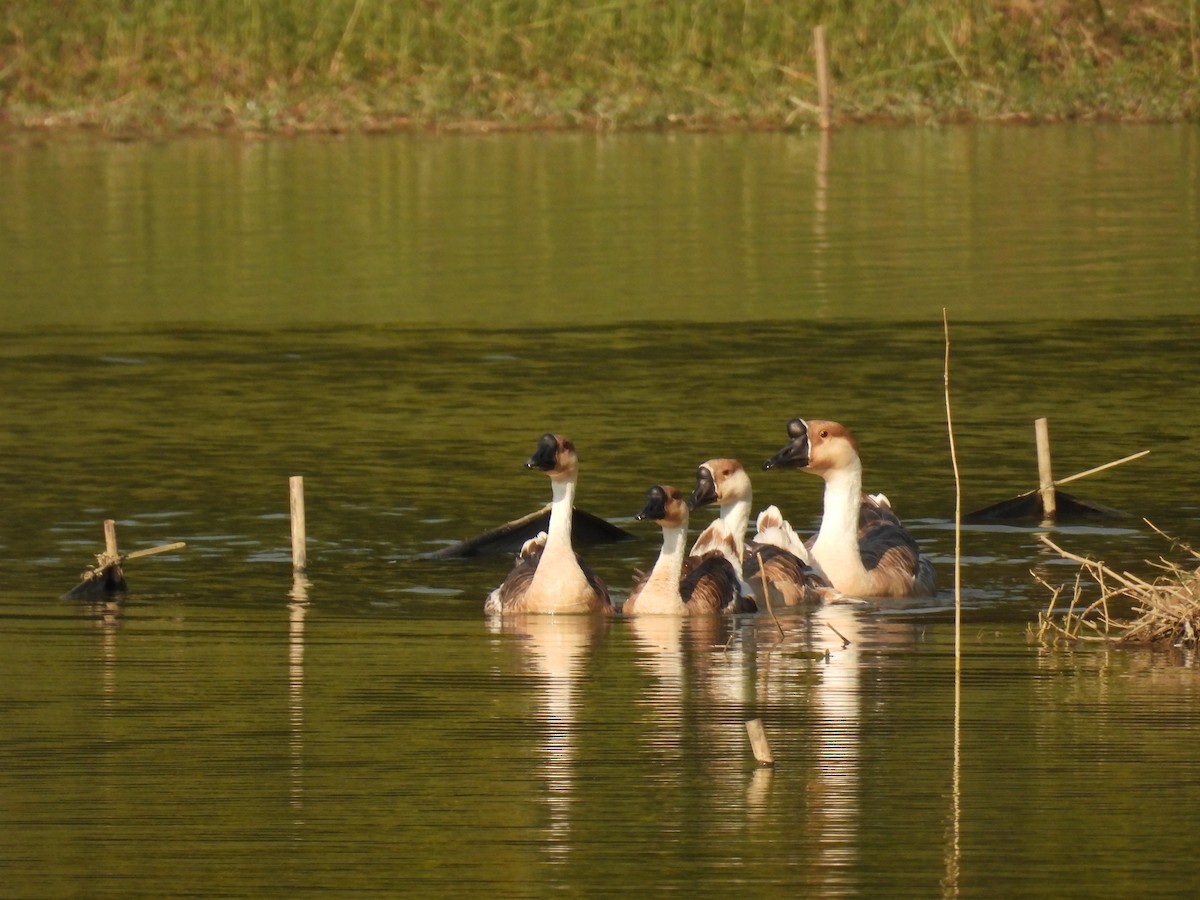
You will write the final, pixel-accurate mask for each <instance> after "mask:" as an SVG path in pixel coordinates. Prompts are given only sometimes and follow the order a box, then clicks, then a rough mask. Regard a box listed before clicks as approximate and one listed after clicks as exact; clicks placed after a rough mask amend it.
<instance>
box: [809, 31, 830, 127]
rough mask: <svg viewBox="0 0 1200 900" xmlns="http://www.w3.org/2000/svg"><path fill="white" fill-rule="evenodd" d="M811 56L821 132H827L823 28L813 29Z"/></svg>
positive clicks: (826, 83) (827, 63) (826, 84)
mask: <svg viewBox="0 0 1200 900" xmlns="http://www.w3.org/2000/svg"><path fill="white" fill-rule="evenodd" d="M813 54H814V56H815V57H816V63H817V107H818V108H819V110H820V115H821V130H822V131H828V130H829V124H830V117H829V54H828V53H826V51H825V26H824V25H818V26H817V27H816V28H814V29H813Z"/></svg>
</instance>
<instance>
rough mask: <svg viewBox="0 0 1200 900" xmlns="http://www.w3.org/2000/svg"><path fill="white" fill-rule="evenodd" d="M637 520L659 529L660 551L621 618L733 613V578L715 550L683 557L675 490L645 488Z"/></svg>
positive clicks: (684, 511) (683, 522)
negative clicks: (646, 489) (645, 521)
mask: <svg viewBox="0 0 1200 900" xmlns="http://www.w3.org/2000/svg"><path fill="white" fill-rule="evenodd" d="M637 517H638V519H640V520H645V519H653V520H654V521H656V522H657V523H658V524H659V525H660V526H661V527H662V533H663V542H662V550H661V551H660V552H659V555H658V559H657V560H655V563H654V568H652V569H651V570H650V572H649V573H648V574H647V575H644V576H642V577H641V578H640V579H639V580H638V581H637V583H636V584H634V586H633V590H631V591H630V592H629V599H628V600H626V601H625V605H624V606H623V607H622V612H623V613H625V614H628V615H648V614H658V615H677V616H689V615H692V616H694V615H702V614H705V613H719V612H722V611H725V610H735V609H736V608H737V601H738V597H739V591H738V577H737V573H736V572H735V571H734V568H733V565H732V564H731V563H730V562H729V560H728V559H727V558H726V557H725V555H724V554H723V553H722V552H721V551H719V550H712V551H710V552H708V553H705V554H704V555H702V556H689V555H688V554H687V527H688V505H687V502H686V501H685V500H684V498H683V495H682V494H681V493H680V492H679V491H678V490H677V489H675V488H673V487H671V486H669V485H655V486H654V487H652V488H650V490H648V491H647V492H646V505H645V506H644V507H643V508H642V511H641V512H640V513H638V516H637Z"/></svg>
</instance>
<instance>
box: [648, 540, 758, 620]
mask: <svg viewBox="0 0 1200 900" xmlns="http://www.w3.org/2000/svg"><path fill="white" fill-rule="evenodd" d="M738 587H739V586H738V577H737V572H736V571H735V570H734V568H733V564H732V563H730V562H729V560H728V559H726V557H725V554H724V553H722V552H721V551H720V550H713V551H710V552H709V553H706V554H704V555H703V556H689V557H688V558H687V559H685V560H684V563H683V572H682V573H681V575H680V579H679V595H680V596H681V597H682V598H683V602H684V603H686V604H687V606H688V612H689V613H690V614H692V615H696V614H699V613H713V612H723V611H724V612H755V611H756V610H757V607H756V606H755V605H754V601H753V600H750V599H749V598H746V597H742V596H741V592H740V591H739V590H738ZM631 596H632V595H631ZM746 604H749V607H748V608H747V606H746Z"/></svg>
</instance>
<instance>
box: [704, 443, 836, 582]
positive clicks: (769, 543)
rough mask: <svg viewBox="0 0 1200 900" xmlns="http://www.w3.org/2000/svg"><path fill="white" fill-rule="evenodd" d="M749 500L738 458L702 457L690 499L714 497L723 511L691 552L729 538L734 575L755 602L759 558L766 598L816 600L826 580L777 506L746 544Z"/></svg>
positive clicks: (747, 481) (751, 494)
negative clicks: (752, 540) (749, 543)
mask: <svg viewBox="0 0 1200 900" xmlns="http://www.w3.org/2000/svg"><path fill="white" fill-rule="evenodd" d="M753 500H754V491H753V489H752V488H751V486H750V476H749V475H748V474H747V473H746V469H745V467H744V466H743V465H742V464H741V463H740V462H738V461H737V460H736V459H710V460H708V461H707V462H703V463H701V464H700V466H699V467H698V468H697V469H696V488H695V490H694V491H692V496H691V497H690V498H689V500H688V504H689V505H690V506H691V507H692V508H693V509H695V508H698V507H701V506H707V505H708V504H710V503H718V504H720V507H721V515H720V517H719V518H718V519H717V520H716V521H714V522H713V523H712V525H710V526H709V527H708V528H706V529H705V530H704V531H703V532H702V533H701V534H700V537H699V538H697V539H696V544H695V546H694V547H693V548H692V553H693V554H694V553H697V552H704V551H706V550H708V549H709V548H710V547H712V546H714V545H716V544H717V543H719V542H720V541H722V540H726V539H729V540H731V542H732V544H733V551H732V555H733V558H734V560H736V563H735V565H736V568H737V570H738V575H739V576H740V577H741V579H742V584H743V586H744V588H745V587H748V588H749V590H750V593H751V594H752V595H753V597H754V599H755V601H757V603H759V604H761V603H762V602H763V601H764V595H763V581H762V576H761V574H760V572H759V565H760V562H761V565H762V568H763V569H764V570H765V571H766V575H767V584H768V585H769V586H770V589H771V594H770V599H772V600H779V601H781V602H783V603H784V604H785V605H787V606H796V605H798V604H801V603H814V602H819V601H820V600H821V599H822V598H823V596H824V592H825V591H827V590H828V587H829V586H828V584H826V582H825V581H824V580H823V579H822V578H821V576H820V575H819V574H818V573H817V572H816V571H814V570H813V568H812V567H811V566H810V565H809V556H808V551H807V549H806V548H805V547H804V544H803V543H801V541H800V539H799V538H798V537H797V536H796V532H795V531H794V530H793V529H792V527H791V525H788V523H787V522H786V520H784V518H783V516H782V515H781V514H780V512H779V510H778V509H777V508H776V507H774V506H772V507H768V509H766V510H764V511H763V514H762V515H761V516H760V517H759V520H760V521H759V534H758V535H755V542H754V544H753V545H751V546H750V547H747V546H746V526H747V525H748V524H749V522H750V508H751V505H752V503H753ZM764 517H765V518H764ZM767 529H770V530H767ZM788 534H790V536H791V538H792V539H793V540H791V541H790V542H788V541H787V540H785V538H786V536H787V535H788ZM760 538H761V540H760Z"/></svg>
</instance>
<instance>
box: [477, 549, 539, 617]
mask: <svg viewBox="0 0 1200 900" xmlns="http://www.w3.org/2000/svg"><path fill="white" fill-rule="evenodd" d="M538 538H541V535H539V536H538ZM545 546H546V541H545V539H540V540H539V539H534V540H531V541H527V542H526V543H525V546H524V547H522V548H521V553H520V554H519V555H518V556H517V558H516V560H515V561H514V562H513V567H512V568H511V569H509V570H508V574H507V575H506V576H504V581H503V583H502V584H501V585H500V587H499V588H497V589H496V590H494V591H492V593H491V594H490V595H489V596H488V599H487V603H486V604H484V611H485V612H488V613H499V612H503V611H505V610H511V611H514V612H516V611H518V610H519V606H520V601H521V598H522V597H524V596H525V592H526V591H528V590H529V582H531V581H533V575H534V573H535V572H536V571H537V567H538V563H539V562H541V560H542V550H543V549H544V548H545Z"/></svg>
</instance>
